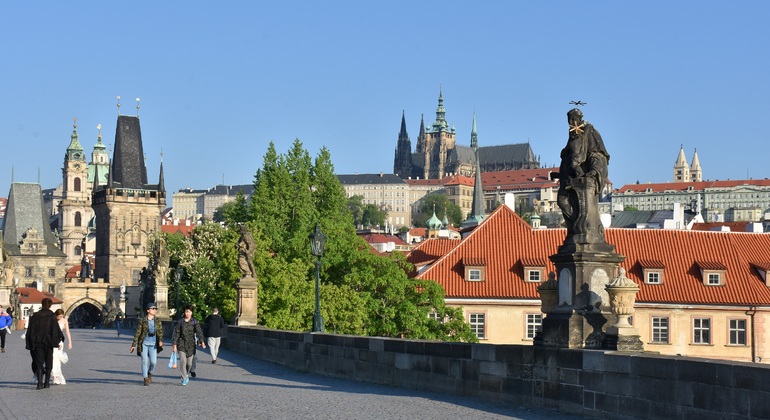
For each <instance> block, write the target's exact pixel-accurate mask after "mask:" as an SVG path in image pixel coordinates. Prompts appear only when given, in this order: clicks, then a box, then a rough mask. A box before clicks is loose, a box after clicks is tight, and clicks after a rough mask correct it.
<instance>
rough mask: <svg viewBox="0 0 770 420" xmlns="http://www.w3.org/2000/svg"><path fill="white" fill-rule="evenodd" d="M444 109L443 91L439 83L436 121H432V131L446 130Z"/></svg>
mask: <svg viewBox="0 0 770 420" xmlns="http://www.w3.org/2000/svg"><path fill="white" fill-rule="evenodd" d="M448 126H449V125H448V124H447V122H446V110H445V109H444V92H443V88H442V87H441V85H439V89H438V108H436V121H435V122H434V123H433V131H437V132H440V131H447V129H448Z"/></svg>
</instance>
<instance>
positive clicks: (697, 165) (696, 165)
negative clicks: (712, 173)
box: [690, 149, 701, 171]
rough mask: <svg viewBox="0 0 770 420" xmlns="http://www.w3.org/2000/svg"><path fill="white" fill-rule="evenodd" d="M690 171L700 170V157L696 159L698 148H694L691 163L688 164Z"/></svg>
mask: <svg viewBox="0 0 770 420" xmlns="http://www.w3.org/2000/svg"><path fill="white" fill-rule="evenodd" d="M690 170H691V171H700V170H701V169H700V159H698V149H695V153H693V155H692V165H690Z"/></svg>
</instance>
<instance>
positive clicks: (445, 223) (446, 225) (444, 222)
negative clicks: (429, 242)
mask: <svg viewBox="0 0 770 420" xmlns="http://www.w3.org/2000/svg"><path fill="white" fill-rule="evenodd" d="M441 224H442V225H443V226H442V228H444V229H446V228H448V227H449V219H448V218H447V217H446V209H444V219H443V220H441Z"/></svg>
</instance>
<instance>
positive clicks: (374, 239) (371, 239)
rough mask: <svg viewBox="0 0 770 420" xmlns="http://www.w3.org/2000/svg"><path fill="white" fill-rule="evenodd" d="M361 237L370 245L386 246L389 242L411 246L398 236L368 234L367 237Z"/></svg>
mask: <svg viewBox="0 0 770 420" xmlns="http://www.w3.org/2000/svg"><path fill="white" fill-rule="evenodd" d="M359 236H361V237H362V238H363V239H364V240H365V241H366V242H367V243H370V244H386V243H388V242H393V243H394V244H396V245H409V244H407V243H406V242H404V240H403V239H401V238H399V237H398V236H396V235H385V234H382V233H367V234H365V235H359Z"/></svg>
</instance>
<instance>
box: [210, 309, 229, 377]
mask: <svg viewBox="0 0 770 420" xmlns="http://www.w3.org/2000/svg"><path fill="white" fill-rule="evenodd" d="M224 330H225V320H224V319H222V316H221V315H219V308H217V307H216V306H215V307H213V308H211V315H209V316H208V317H206V332H207V333H208V342H209V351H211V363H216V362H217V354H219V344H220V343H221V341H222V332H223V331H224Z"/></svg>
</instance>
